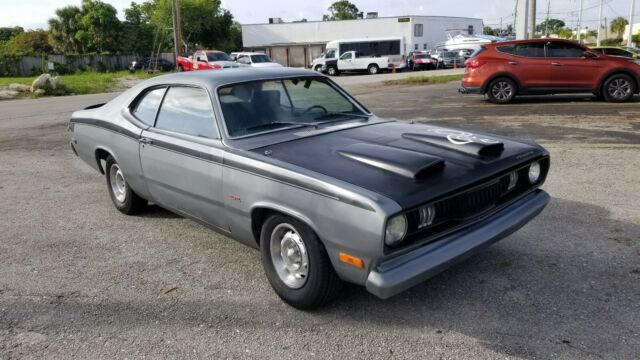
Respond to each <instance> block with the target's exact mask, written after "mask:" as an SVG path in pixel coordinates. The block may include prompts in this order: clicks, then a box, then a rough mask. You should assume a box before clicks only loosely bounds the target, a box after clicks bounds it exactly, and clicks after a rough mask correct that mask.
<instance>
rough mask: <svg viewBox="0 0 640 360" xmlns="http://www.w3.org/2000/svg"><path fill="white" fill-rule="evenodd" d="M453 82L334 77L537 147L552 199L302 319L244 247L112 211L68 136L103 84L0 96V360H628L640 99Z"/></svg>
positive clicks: (637, 269) (634, 309)
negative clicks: (505, 232) (506, 233)
mask: <svg viewBox="0 0 640 360" xmlns="http://www.w3.org/2000/svg"><path fill="white" fill-rule="evenodd" d="M345 79H346V78H345ZM339 81H343V80H342V78H340V79H339ZM457 85H458V84H455V83H451V84H444V85H432V86H414V87H407V86H404V87H401V86H393V87H390V86H383V85H376V84H371V83H368V84H348V83H345V86H347V87H348V89H349V90H350V91H352V92H353V93H354V94H355V95H356V96H357V98H358V99H359V100H361V101H362V102H363V103H364V104H365V105H367V106H368V107H369V108H370V109H371V110H373V111H374V112H376V113H377V114H379V115H384V116H390V117H397V118H403V119H413V120H416V121H429V122H436V123H441V124H447V125H455V126H461V127H467V128H475V129H482V130H486V131H490V132H496V133H500V134H506V135H512V136H517V137H520V138H527V139H533V140H536V141H540V142H542V143H543V144H544V145H545V146H547V147H548V149H549V150H550V151H551V154H552V170H551V173H550V175H549V178H548V182H547V184H546V185H545V186H544V187H545V189H546V190H547V191H548V192H549V193H550V194H551V195H552V197H553V199H552V202H551V203H550V205H549V206H548V208H547V209H546V210H545V212H544V213H543V214H542V215H540V216H539V217H538V218H537V219H535V220H534V221H533V222H531V223H530V224H528V225H527V226H526V227H524V228H523V229H522V230H520V231H519V232H517V233H515V234H514V235H512V236H510V237H508V238H506V239H505V240H503V241H501V242H499V243H497V244H496V245H494V246H492V247H491V248H489V249H488V250H487V251H484V252H483V253H481V254H479V255H478V256H476V257H473V258H471V259H469V260H468V261H466V262H464V263H462V264H460V265H458V266H456V267H454V268H451V269H450V270H448V271H446V272H444V273H442V274H440V275H438V276H436V277H435V278H433V279H431V280H429V281H427V282H425V283H424V284H422V285H419V286H417V287H415V288H413V289H411V290H410V291H407V292H405V293H402V294H400V295H398V296H396V297H394V298H391V299H389V300H386V301H382V300H379V299H377V298H375V297H374V296H372V295H369V294H368V293H367V292H365V291H364V290H363V289H361V288H358V287H347V288H346V289H345V291H344V293H343V294H342V296H341V298H340V299H339V300H338V301H336V302H335V303H332V304H331V305H330V306H328V307H326V308H324V309H320V310H318V311H314V312H301V311H298V310H295V309H293V308H291V307H289V306H287V305H285V304H284V303H282V302H281V301H280V300H279V299H278V298H277V296H276V295H275V294H274V293H273V292H272V291H271V289H270V287H269V285H268V283H267V281H266V278H265V276H264V275H263V272H262V266H261V264H260V259H259V258H260V256H259V253H258V252H257V251H255V250H252V249H250V248H247V247H245V246H243V245H240V244H238V243H235V242H234V241H232V240H230V239H228V238H225V237H224V236H220V235H218V234H216V233H213V232H211V231H209V230H207V229H205V228H204V227H202V226H200V225H198V224H196V223H194V222H192V221H190V220H186V219H183V218H180V217H178V216H175V215H173V214H171V213H169V212H167V211H164V210H162V209H159V208H154V207H152V208H150V209H149V211H148V212H147V213H145V214H142V215H140V216H137V217H127V216H124V215H122V214H120V213H119V212H117V211H116V210H115V209H114V208H113V206H112V205H111V203H110V200H109V198H108V194H107V190H106V186H105V181H104V179H103V178H102V177H100V175H99V174H98V173H96V172H93V171H92V170H90V168H89V167H88V166H87V165H85V164H84V163H82V162H81V161H80V160H78V159H77V158H75V157H74V156H73V155H72V153H71V151H70V150H69V149H68V146H67V138H66V136H67V135H66V122H67V120H68V117H69V114H70V112H71V111H72V110H74V109H78V108H82V107H84V106H87V105H90V104H94V103H97V102H102V101H104V100H107V99H109V98H111V97H113V96H114V95H113V94H106V95H88V96H77V97H63V98H44V99H39V100H18V101H10V102H0V359H12V358H69V357H75V358H83V359H84V358H114V357H117V358H141V357H147V358H159V357H168V358H202V357H208V358H314V357H315V358H321V359H325V358H336V359H337V358H355V357H357V358H363V359H368V358H411V359H416V358H474V359H477V358H543V359H545V358H580V359H590V358H593V359H612V358H620V359H632V358H639V357H640V326H639V324H640V206H638V204H639V203H640V182H639V181H638V178H639V177H640V99H638V98H636V101H635V102H633V103H627V104H607V103H602V102H598V101H595V100H593V99H592V98H589V97H584V96H582V97H581V96H560V97H534V98H528V99H523V100H519V101H518V102H516V103H515V104H512V105H504V106H495V105H492V104H490V103H488V102H486V101H484V100H483V99H482V97H478V96H462V95H459V94H457V93H456V89H457Z"/></svg>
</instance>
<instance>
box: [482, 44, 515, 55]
mask: <svg viewBox="0 0 640 360" xmlns="http://www.w3.org/2000/svg"><path fill="white" fill-rule="evenodd" d="M496 49H498V51H500V52H501V53H505V54H511V55H513V54H514V53H515V51H516V49H515V47H514V46H513V45H503V46H497V47H496ZM472 57H473V56H472Z"/></svg>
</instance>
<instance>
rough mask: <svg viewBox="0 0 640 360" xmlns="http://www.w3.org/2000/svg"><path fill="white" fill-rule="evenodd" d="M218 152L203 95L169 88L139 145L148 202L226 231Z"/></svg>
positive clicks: (219, 147) (209, 109)
mask: <svg viewBox="0 0 640 360" xmlns="http://www.w3.org/2000/svg"><path fill="white" fill-rule="evenodd" d="M223 153H224V151H223V147H222V143H221V141H220V135H219V132H218V128H217V126H216V122H215V118H214V114H213V108H212V103H211V97H210V96H209V94H208V92H207V91H206V90H205V89H202V88H199V87H191V86H170V87H169V88H168V89H167V91H166V93H165V95H164V98H163V100H162V103H161V105H160V109H159V111H158V114H157V116H156V119H155V123H154V125H153V126H152V127H150V128H149V129H147V130H144V131H143V132H142V135H141V139H140V162H141V165H142V173H143V176H144V178H145V181H146V183H147V188H148V190H149V193H150V194H151V197H152V199H153V201H155V202H157V203H159V204H161V205H163V206H166V207H169V208H172V209H175V210H178V211H181V212H184V213H186V214H188V215H190V216H192V217H194V218H197V219H200V220H202V221H205V222H207V223H209V224H211V225H214V226H216V227H218V228H221V229H227V225H226V224H227V221H226V217H225V215H224V205H223V201H222V200H223V199H222V156H223Z"/></svg>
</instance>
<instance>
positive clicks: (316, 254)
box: [260, 214, 342, 310]
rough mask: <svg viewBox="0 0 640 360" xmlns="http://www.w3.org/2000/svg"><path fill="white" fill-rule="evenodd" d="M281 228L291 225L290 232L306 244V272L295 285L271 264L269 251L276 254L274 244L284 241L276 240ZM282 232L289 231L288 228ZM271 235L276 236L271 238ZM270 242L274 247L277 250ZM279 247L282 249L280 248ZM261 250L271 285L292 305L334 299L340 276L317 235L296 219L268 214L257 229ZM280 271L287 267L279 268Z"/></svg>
mask: <svg viewBox="0 0 640 360" xmlns="http://www.w3.org/2000/svg"><path fill="white" fill-rule="evenodd" d="M282 229H285V231H289V229H293V230H292V231H293V233H294V234H296V233H297V235H299V237H298V239H299V240H300V241H301V242H302V243H303V245H304V247H305V248H306V254H307V267H306V269H307V271H308V273H307V274H306V276H305V277H304V279H305V280H304V283H303V284H302V285H300V286H299V287H297V288H294V287H292V286H290V285H287V284H286V283H285V281H283V280H282V279H281V275H279V274H278V270H276V267H275V265H274V260H273V259H274V256H273V255H272V252H274V253H275V254H276V256H277V254H278V250H277V247H278V246H281V244H283V241H284V240H281V241H280V242H279V241H278V240H277V239H278V237H279V234H282V231H283V230H282ZM285 234H290V232H287V233H285ZM285 236H286V235H285ZM272 238H274V239H275V240H273V241H272ZM283 239H284V238H283ZM272 243H273V244H272ZM273 246H275V247H276V248H275V249H276V250H274V248H273ZM280 251H282V250H281V248H280ZM260 253H261V255H262V265H263V267H264V271H265V274H266V276H267V279H268V280H269V283H270V284H271V287H272V288H273V290H274V291H275V292H276V294H277V295H278V296H279V297H280V298H281V299H282V300H283V301H284V302H286V303H287V304H289V305H291V306H293V307H295V308H298V309H302V310H311V309H315V308H318V307H320V306H322V305H324V304H326V303H328V302H330V301H331V300H333V299H335V298H336V296H337V295H338V293H339V291H340V289H341V288H342V280H340V278H339V277H338V275H337V274H336V272H335V270H334V269H333V266H332V265H331V261H330V260H329V256H328V255H327V251H326V250H325V248H324V246H323V245H322V243H321V242H320V239H318V236H317V235H316V234H315V233H314V232H313V230H311V228H309V227H308V226H307V225H306V224H304V223H302V222H300V221H298V220H296V219H293V218H291V217H288V216H284V215H280V214H274V215H271V216H269V217H268V218H267V220H266V221H265V222H264V224H263V225H262V230H261V232H260ZM298 254H299V253H298ZM276 262H277V259H276ZM283 263H284V262H283ZM280 267H282V265H281V266H280ZM280 271H281V272H283V271H289V270H282V268H281V270H280Z"/></svg>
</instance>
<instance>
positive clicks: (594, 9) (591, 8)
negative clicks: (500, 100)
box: [0, 0, 640, 29]
mask: <svg viewBox="0 0 640 360" xmlns="http://www.w3.org/2000/svg"><path fill="white" fill-rule="evenodd" d="M104 1H105V2H108V3H110V4H111V5H113V6H114V7H115V8H116V9H117V10H118V15H119V16H120V17H121V18H122V17H123V16H124V15H123V9H124V8H126V7H128V6H129V4H130V3H131V1H132V0H104ZM547 1H548V0H537V3H538V9H537V13H538V15H537V17H538V22H539V21H540V20H542V19H544V18H545V17H546V12H547ZM136 2H140V0H137V1H136ZM332 2H333V0H222V4H223V7H225V8H226V9H228V10H230V11H231V13H232V14H233V16H234V17H235V19H236V20H237V21H239V22H240V23H243V24H253V23H266V22H267V20H268V18H270V17H280V18H282V19H283V20H285V21H293V20H299V19H301V18H306V19H307V20H309V21H313V20H321V19H322V14H324V13H326V9H327V8H328V7H329V5H331V3H332ZM351 2H352V3H354V4H356V6H357V7H358V8H359V9H360V11H364V12H365V13H366V12H369V11H377V12H378V16H397V15H443V16H462V17H476V18H481V19H483V20H484V22H485V25H488V26H492V27H498V26H499V24H500V18H501V17H502V21H503V24H504V26H506V24H509V23H513V9H514V5H515V2H516V1H515V0H455V1H451V0H351ZM583 2H584V5H583V6H584V9H585V10H584V15H583V19H584V25H586V26H588V27H590V28H593V27H594V26H596V25H597V21H598V4H599V0H583ZM81 3H82V1H81V0H0V27H2V26H22V27H24V28H25V29H35V28H47V20H48V19H49V18H51V17H52V16H53V13H54V11H55V9H57V8H60V7H63V6H66V5H80V4H81ZM604 3H605V5H604V15H603V16H606V17H608V18H609V19H612V18H614V17H617V16H624V17H628V16H629V10H630V3H631V0H604ZM452 4H453V6H452ZM579 4H580V0H550V13H551V17H556V18H560V19H563V20H565V22H567V24H568V25H569V26H575V24H576V21H577V17H578V15H577V14H578V11H577V10H578V8H579V6H580V5H579ZM635 18H636V19H637V20H636V21H634V22H640V1H637V2H636V9H635Z"/></svg>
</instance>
